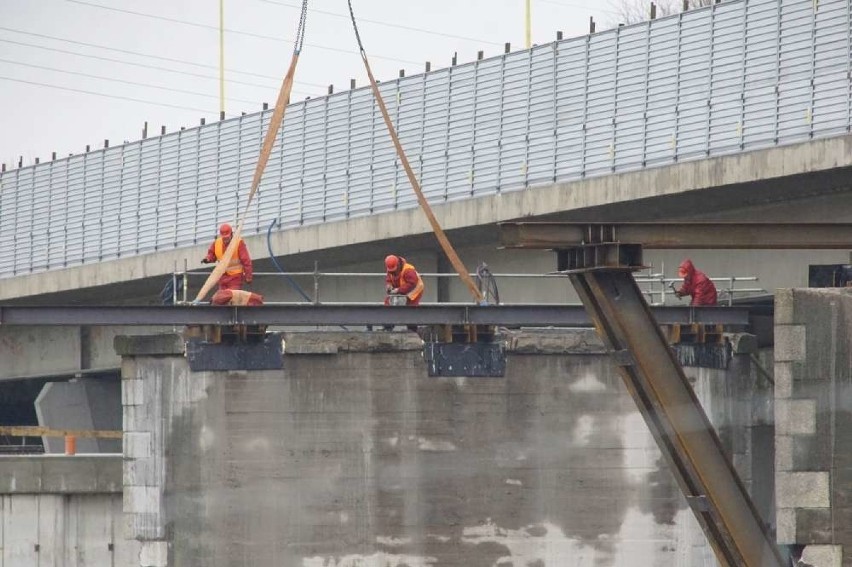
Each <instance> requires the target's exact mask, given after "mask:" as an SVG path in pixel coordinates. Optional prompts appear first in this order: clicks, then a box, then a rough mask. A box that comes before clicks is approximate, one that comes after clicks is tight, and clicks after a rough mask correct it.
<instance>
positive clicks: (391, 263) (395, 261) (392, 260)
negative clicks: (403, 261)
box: [385, 254, 399, 272]
mask: <svg viewBox="0 0 852 567" xmlns="http://www.w3.org/2000/svg"><path fill="white" fill-rule="evenodd" d="M385 268H386V269H387V271H389V272H395V271H396V269H397V268H399V258H397V257H396V256H394V255H393V254H391V255H390V256H388V257H387V258H385Z"/></svg>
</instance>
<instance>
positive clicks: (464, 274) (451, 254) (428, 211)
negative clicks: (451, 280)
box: [347, 0, 483, 303]
mask: <svg viewBox="0 0 852 567" xmlns="http://www.w3.org/2000/svg"><path fill="white" fill-rule="evenodd" d="M347 1H348V2H349V16H350V17H351V19H352V27H353V28H354V30H355V39H356V40H358V49H359V50H360V52H361V60H362V61H363V62H364V67H365V68H366V69H367V76H368V77H369V78H370V86H371V87H372V89H373V95H374V96H375V97H376V102H377V103H378V105H379V109H380V110H381V111H382V117H383V118H384V119H385V125H386V126H387V128H388V133H389V134H390V137H391V140H393V145H394V147H395V148H396V153H397V155H398V156H399V160H400V161H401V162H402V166H403V167H404V168H405V173H406V174H407V175H408V180H409V181H410V182H411V187H412V188H413V189H414V193H415V194H416V195H417V202H418V203H420V208H421V209H422V210H423V213H424V214H425V215H426V218H427V219H428V220H429V223H430V224H431V225H432V231H433V232H434V233H435V238H437V239H438V243H439V244H440V245H441V248H442V249H443V251H444V254H446V256H447V259H449V261H450V264H452V266H453V268H454V269H455V270H456V272H458V275H459V277H460V278H461V279H462V281H463V282H464V283H465V285H466V286H467V288H468V290H470V293H471V295H473V298H474V300H475V301H476V302H477V303H483V297H482V293H481V292H480V291H479V288H478V287H477V285H476V283H474V281H473V278H471V277H470V274H469V273H468V271H467V269H466V268H465V266H464V264H463V263H462V261H461V259H460V258H459V256H458V254H456V251H455V249H454V248H453V245H452V244H450V241H449V239H448V238H447V235H446V234H444V230H443V229H442V228H441V225H440V224H439V223H438V219H436V218H435V214H434V213H433V212H432V207H430V206H429V202H428V201H427V200H426V197H425V196H424V195H423V191H422V190H421V188H420V183H419V182H418V181H417V176H416V175H414V171H413V170H412V169H411V164H410V163H408V157H407V156H406V155H405V150H403V149H402V144H401V143H400V141H399V137H398V136H397V133H396V129H395V128H394V126H393V122H391V119H390V115H389V114H388V109H387V107H386V106H385V101H384V99H383V98H382V95H381V93H379V86H378V85H377V84H376V79H375V78H374V77H373V71H372V70H371V69H370V62H369V61H368V60H367V52H366V51H365V50H364V44H363V43H362V41H361V34H360V33H359V32H358V23H357V22H356V21H355V12H354V11H353V9H352V0H347Z"/></svg>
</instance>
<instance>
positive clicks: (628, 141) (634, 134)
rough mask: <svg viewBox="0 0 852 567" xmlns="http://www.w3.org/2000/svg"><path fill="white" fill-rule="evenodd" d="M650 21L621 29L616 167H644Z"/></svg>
mask: <svg viewBox="0 0 852 567" xmlns="http://www.w3.org/2000/svg"><path fill="white" fill-rule="evenodd" d="M649 28H650V24H646V25H643V26H633V27H629V28H623V29H620V30H619V31H618V36H617V45H616V69H615V72H616V88H615V124H614V132H613V156H612V157H613V162H614V168H615V170H616V171H623V170H626V169H636V168H637V167H641V163H642V160H643V159H644V151H645V148H644V145H645V112H646V110H645V107H646V104H647V96H648V95H647V93H648V89H647V85H648V61H647V58H648V30H649Z"/></svg>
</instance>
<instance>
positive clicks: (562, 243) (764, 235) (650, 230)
mask: <svg viewBox="0 0 852 567" xmlns="http://www.w3.org/2000/svg"><path fill="white" fill-rule="evenodd" d="M500 242H501V245H502V246H504V247H506V248H533V249H535V248H553V249H565V248H570V247H578V246H588V245H593V244H602V243H621V244H639V245H641V246H642V247H643V248H656V249H681V248H692V249H734V248H741V249H785V250H787V249H796V250H801V249H806V250H809V249H844V250H845V249H848V248H850V247H852V224H850V223H736V222H680V223H674V222H672V223H662V222H657V223H641V222H637V223H560V222H518V223H512V222H509V223H502V224H501V225H500Z"/></svg>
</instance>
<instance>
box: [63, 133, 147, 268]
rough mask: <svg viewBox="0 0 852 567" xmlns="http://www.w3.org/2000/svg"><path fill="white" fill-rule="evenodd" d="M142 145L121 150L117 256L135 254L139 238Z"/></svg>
mask: <svg viewBox="0 0 852 567" xmlns="http://www.w3.org/2000/svg"><path fill="white" fill-rule="evenodd" d="M142 144H143V142H134V143H132V144H127V145H126V146H124V147H123V148H122V150H123V167H122V176H121V186H120V190H121V203H120V205H119V212H118V222H119V225H120V227H121V230H120V231H119V235H118V248H119V251H118V254H119V256H130V255H133V254H135V253H136V246H137V242H138V238H139V214H140V212H141V211H140V184H141V177H140V170H141V167H142V161H141V155H142ZM65 210H66V211H67V210H69V209H68V207H65Z"/></svg>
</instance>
